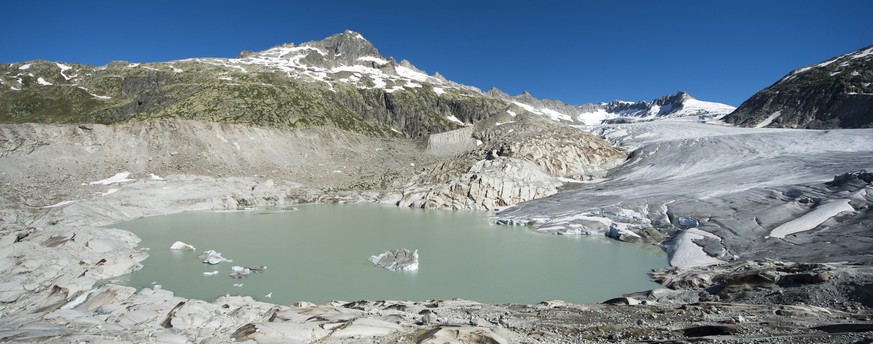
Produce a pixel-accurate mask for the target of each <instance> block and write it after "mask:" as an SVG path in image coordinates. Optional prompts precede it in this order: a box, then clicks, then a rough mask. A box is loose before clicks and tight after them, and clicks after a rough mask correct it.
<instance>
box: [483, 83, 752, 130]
mask: <svg viewBox="0 0 873 344" xmlns="http://www.w3.org/2000/svg"><path fill="white" fill-rule="evenodd" d="M486 95H488V96H491V97H494V98H498V99H503V100H507V101H510V102H512V103H513V104H514V105H516V106H518V107H520V108H522V109H524V110H525V111H528V112H532V113H534V114H539V115H544V116H548V117H551V118H552V119H554V120H557V121H560V122H565V123H568V124H577V125H579V124H581V125H596V124H600V123H601V122H603V121H608V120H621V121H636V120H651V119H660V118H675V117H691V116H696V117H698V118H704V119H711V118H720V117H722V116H724V115H727V114H729V113H731V112H732V111H733V110H734V109H735V108H734V107H733V106H730V105H727V104H721V103H715V102H707V101H702V100H697V99H695V98H694V97H692V96H691V95H689V94H688V93H685V92H683V91H679V92H677V93H676V94H674V95H670V96H663V97H660V98H657V99H654V100H652V101H651V102H646V101H642V100H641V101H637V102H628V101H622V100H613V101H611V102H608V103H596V104H595V103H588V104H582V105H575V106H574V105H567V104H564V103H563V102H561V101H557V100H551V99H537V98H536V97H534V96H533V95H532V94H530V92H527V91H525V92H523V93H522V94H520V95H518V96H515V97H513V96H510V95H508V94H506V93H505V92H503V91H501V90H499V89H497V88H492V89H490V90H488V92H486Z"/></svg>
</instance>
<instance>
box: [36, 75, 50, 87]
mask: <svg viewBox="0 0 873 344" xmlns="http://www.w3.org/2000/svg"><path fill="white" fill-rule="evenodd" d="M36 83H37V84H40V85H43V86H51V85H52V83H50V82H48V81H45V79H43V78H42V77H39V78H37V79H36Z"/></svg>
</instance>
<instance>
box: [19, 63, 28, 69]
mask: <svg viewBox="0 0 873 344" xmlns="http://www.w3.org/2000/svg"><path fill="white" fill-rule="evenodd" d="M18 69H19V70H28V69H30V63H28V64H24V65H21V67H18Z"/></svg>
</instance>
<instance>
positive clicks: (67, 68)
mask: <svg viewBox="0 0 873 344" xmlns="http://www.w3.org/2000/svg"><path fill="white" fill-rule="evenodd" d="M55 64H56V65H57V66H58V68H60V69H61V76H62V77H64V80H70V78H71V77H69V76H67V75H66V74H64V72H66V71H68V70H70V69H73V67H70V66H68V65H65V64H63V63H55Z"/></svg>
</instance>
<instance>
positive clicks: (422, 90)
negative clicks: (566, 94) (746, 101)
mask: <svg viewBox="0 0 873 344" xmlns="http://www.w3.org/2000/svg"><path fill="white" fill-rule="evenodd" d="M680 95H681V97H679V98H681V99H675V100H674V99H673V98H675V97H676V96H673V97H665V98H664V99H665V100H663V101H661V100H655V101H653V102H652V103H647V102H637V103H633V104H630V103H625V102H613V103H604V104H586V105H580V106H572V105H567V104H564V103H562V102H560V101H555V100H548V99H542V100H541V99H537V98H535V97H533V96H532V95H530V94H529V93H524V94H522V95H520V96H516V97H510V96H508V95H505V94H503V93H502V92H499V91H494V92H485V93H483V92H481V91H480V90H479V89H477V88H475V87H471V86H466V85H462V84H458V83H455V82H451V81H448V80H446V79H445V78H443V77H442V76H441V75H439V73H434V74H432V75H431V74H427V73H425V72H423V71H421V70H419V69H418V68H416V67H415V66H414V65H412V63H410V62H409V61H406V60H401V61H400V62H397V61H396V60H395V59H393V58H391V57H385V56H383V55H381V54H380V53H379V51H378V50H377V49H376V47H374V46H373V45H372V43H370V42H369V41H368V40H366V39H365V38H364V37H363V36H362V35H361V34H359V33H356V32H353V31H345V32H343V33H340V34H336V35H333V36H330V37H327V38H325V39H323V40H320V41H311V42H306V43H302V44H299V45H295V44H293V43H287V44H282V45H278V46H275V47H273V48H270V49H267V50H264V51H260V52H252V51H244V52H242V53H240V55H239V56H238V57H237V58H192V59H185V60H178V61H169V62H157V63H143V64H140V63H129V62H126V61H116V62H112V63H110V64H108V65H106V66H99V67H97V66H89V65H82V64H68V63H61V62H49V61H30V62H27V63H11V64H0V100H2V102H0V122H6V123H24V122H37V123H40V122H41V123H104V124H110V123H118V122H124V121H131V120H133V121H135V120H146V119H152V118H167V117H171V118H181V119H194V120H207V121H213V122H230V123H242V124H252V125H258V126H271V127H289V128H296V127H336V128H340V129H343V130H349V131H353V132H358V133H364V134H367V135H371V136H406V137H413V138H417V137H425V136H427V135H429V134H432V133H437V132H444V131H448V130H452V129H457V128H460V127H463V126H466V125H470V124H473V123H476V122H479V121H481V120H483V119H485V118H489V117H491V116H493V115H495V114H512V115H516V114H521V113H532V114H537V115H542V116H547V117H549V118H552V119H554V120H557V121H561V122H565V123H568V124H596V123H599V121H600V120H602V119H606V118H614V117H628V116H630V117H644V118H656V117H665V116H679V115H698V114H710V115H719V114H720V112H719V111H722V110H720V109H722V108H723V107H722V106H720V105H719V106H715V107H708V108H705V109H703V110H701V111H697V112H687V111H686V113H682V112H681V111H680V108H688V106H689V105H690V103H689V102H694V101H696V100H693V98H690V96H687V94H684V93H680V94H677V96H680ZM697 102H699V101H697ZM699 103H705V102H699ZM707 104H709V103H707ZM713 109H715V110H713ZM713 111H715V112H713Z"/></svg>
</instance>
